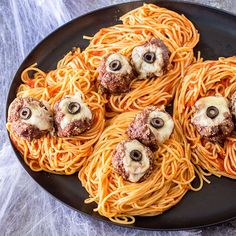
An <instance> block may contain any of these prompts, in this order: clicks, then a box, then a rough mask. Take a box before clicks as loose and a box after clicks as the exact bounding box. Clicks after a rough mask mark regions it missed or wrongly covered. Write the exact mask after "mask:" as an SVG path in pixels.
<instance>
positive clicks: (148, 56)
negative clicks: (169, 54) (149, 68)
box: [143, 52, 156, 64]
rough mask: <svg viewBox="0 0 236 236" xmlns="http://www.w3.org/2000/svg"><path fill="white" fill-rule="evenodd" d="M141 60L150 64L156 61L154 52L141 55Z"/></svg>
mask: <svg viewBox="0 0 236 236" xmlns="http://www.w3.org/2000/svg"><path fill="white" fill-rule="evenodd" d="M143 60H144V61H145V62H147V63H149V64H152V63H153V62H154V61H155V60H156V54H155V53H154V52H146V53H144V54H143Z"/></svg>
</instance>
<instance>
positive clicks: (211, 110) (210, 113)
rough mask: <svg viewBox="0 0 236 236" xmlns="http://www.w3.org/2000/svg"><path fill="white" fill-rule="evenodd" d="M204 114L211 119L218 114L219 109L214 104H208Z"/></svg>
mask: <svg viewBox="0 0 236 236" xmlns="http://www.w3.org/2000/svg"><path fill="white" fill-rule="evenodd" d="M206 114H207V116H208V117H209V118H212V119H213V118H215V117H217V116H218V114H219V110H218V108H216V107H215V106H210V107H208V108H207V111H206Z"/></svg>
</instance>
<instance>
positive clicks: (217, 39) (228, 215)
mask: <svg viewBox="0 0 236 236" xmlns="http://www.w3.org/2000/svg"><path fill="white" fill-rule="evenodd" d="M150 2H151V3H156V4H158V6H160V7H166V8H168V9H170V10H173V11H176V12H178V13H183V14H184V15H185V16H186V17H188V19H190V20H191V21H192V22H193V23H194V25H195V26H196V28H197V29H198V30H199V32H200V34H201V39H200V42H199V44H198V46H197V47H196V49H195V51H196V52H197V51H198V50H200V51H201V53H202V56H203V57H204V59H217V58H218V57H220V56H225V57H228V56H233V55H236V47H235V42H236V30H235V29H236V16H234V15H230V14H228V13H226V12H222V11H219V10H216V9H213V8H209V7H205V6H201V5H195V4H191V3H183V2H176V1H166V0H165V1H150ZM142 4H143V3H142V2H141V1H139V2H132V3H124V4H120V5H115V6H111V7H107V8H104V9H100V10H97V11H94V12H92V13H89V14H87V15H84V16H81V17H78V18H76V19H74V20H72V21H70V22H69V23H67V24H65V25H64V26H62V27H60V28H59V29H57V30H56V31H54V32H53V33H52V34H50V35H49V36H48V37H47V38H45V39H44V40H43V41H42V42H41V43H39V44H38V45H37V46H36V47H35V48H34V49H33V50H32V52H31V53H30V54H29V55H28V56H27V58H26V59H25V60H24V62H23V63H22V65H21V66H20V68H19V70H18V71H17V73H16V75H15V78H14V80H13V82H12V84H11V87H10V90H9V94H8V100H7V107H8V106H9V104H10V103H11V102H12V100H13V99H14V98H15V95H16V89H17V87H18V86H19V84H20V83H21V81H20V75H21V72H22V71H23V70H24V69H25V68H26V67H28V66H30V65H32V64H33V63H35V62H37V63H38V66H39V68H41V69H43V70H45V71H49V70H51V69H54V68H56V65H57V62H58V61H59V60H60V59H61V58H62V57H63V56H64V55H65V54H66V53H67V52H68V51H70V50H71V49H72V48H73V47H75V46H76V47H81V48H82V49H84V48H85V47H86V46H87V45H88V41H86V40H83V38H82V37H83V35H94V34H95V33H96V32H97V31H98V30H99V29H101V28H103V27H108V26H111V25H114V24H117V23H118V22H119V20H118V19H119V17H120V16H122V15H123V14H125V13H127V12H128V11H130V10H133V9H134V8H137V7H139V6H141V5H142ZM104 16H106V17H104ZM6 117H7V116H6ZM13 149H14V151H15V153H16V155H17V157H18V159H19V161H20V163H21V164H22V166H23V167H24V168H25V170H26V171H27V172H28V173H29V175H30V176H31V177H32V178H33V179H34V180H35V181H36V182H37V183H38V184H39V185H40V186H42V187H43V188H44V189H45V190H46V191H48V192H49V193H50V194H52V195H53V196H55V197H56V198H57V199H58V200H60V201H62V202H63V203H65V204H66V205H68V206H70V207H72V208H73V209H75V210H78V211H80V212H83V213H87V214H88V215H90V216H93V217H95V218H97V219H99V220H105V221H108V222H110V221H109V220H108V219H106V218H104V217H102V216H100V215H99V214H97V213H95V212H93V208H94V207H96V204H89V205H88V204H85V203H84V200H85V199H86V198H87V197H88V194H87V193H86V191H85V189H84V188H83V187H82V186H81V183H80V181H79V180H78V178H77V175H76V174H75V175H72V176H60V175H54V174H48V173H46V172H39V173H37V172H33V171H31V170H30V168H29V167H28V166H27V165H26V164H25V163H24V161H23V158H21V156H20V154H19V152H18V151H17V150H16V148H14V146H13ZM210 179H211V184H209V185H208V184H205V185H204V188H203V189H202V190H201V191H199V192H191V191H189V192H188V193H187V194H186V195H185V196H184V198H183V199H182V201H181V202H180V203H179V204H177V205H176V206H174V207H173V208H171V209H170V210H169V211H167V212H165V213H164V214H162V215H160V216H155V217H136V221H135V223H134V224H133V225H130V226H127V227H136V228H145V229H150V230H156V229H158V230H176V229H190V228H197V227H203V226H207V225H212V224H217V223H221V222H224V221H227V220H230V219H233V218H235V217H236V201H235V199H236V181H234V180H231V179H227V178H216V177H211V178H210Z"/></svg>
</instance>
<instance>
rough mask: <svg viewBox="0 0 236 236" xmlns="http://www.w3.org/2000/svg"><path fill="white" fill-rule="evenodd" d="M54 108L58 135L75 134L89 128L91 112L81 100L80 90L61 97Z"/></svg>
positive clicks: (67, 135)
mask: <svg viewBox="0 0 236 236" xmlns="http://www.w3.org/2000/svg"><path fill="white" fill-rule="evenodd" d="M54 110H55V124H56V127H57V134H58V136H59V137H69V136H76V135H79V134H81V133H83V132H85V131H86V130H88V129H90V128H91V125H92V112H91V110H90V109H89V107H88V106H87V105H86V103H84V102H83V100H82V97H81V93H80V92H77V93H76V94H75V95H74V96H66V97H64V98H63V99H61V100H60V101H59V102H57V103H56V104H55V106H54Z"/></svg>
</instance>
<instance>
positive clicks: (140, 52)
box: [132, 38, 170, 79]
mask: <svg viewBox="0 0 236 236" xmlns="http://www.w3.org/2000/svg"><path fill="white" fill-rule="evenodd" d="M169 54H170V52H169V50H168V48H167V47H166V45H165V44H164V43H163V42H162V41H161V40H160V39H157V38H152V39H151V40H149V41H148V42H146V43H145V44H143V45H140V46H137V47H135V48H134V49H133V52H132V63H133V65H134V67H135V69H136V71H137V72H138V74H139V76H138V78H139V79H146V78H152V77H159V76H162V75H163V74H164V73H165V72H166V71H167V67H168V64H169Z"/></svg>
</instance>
